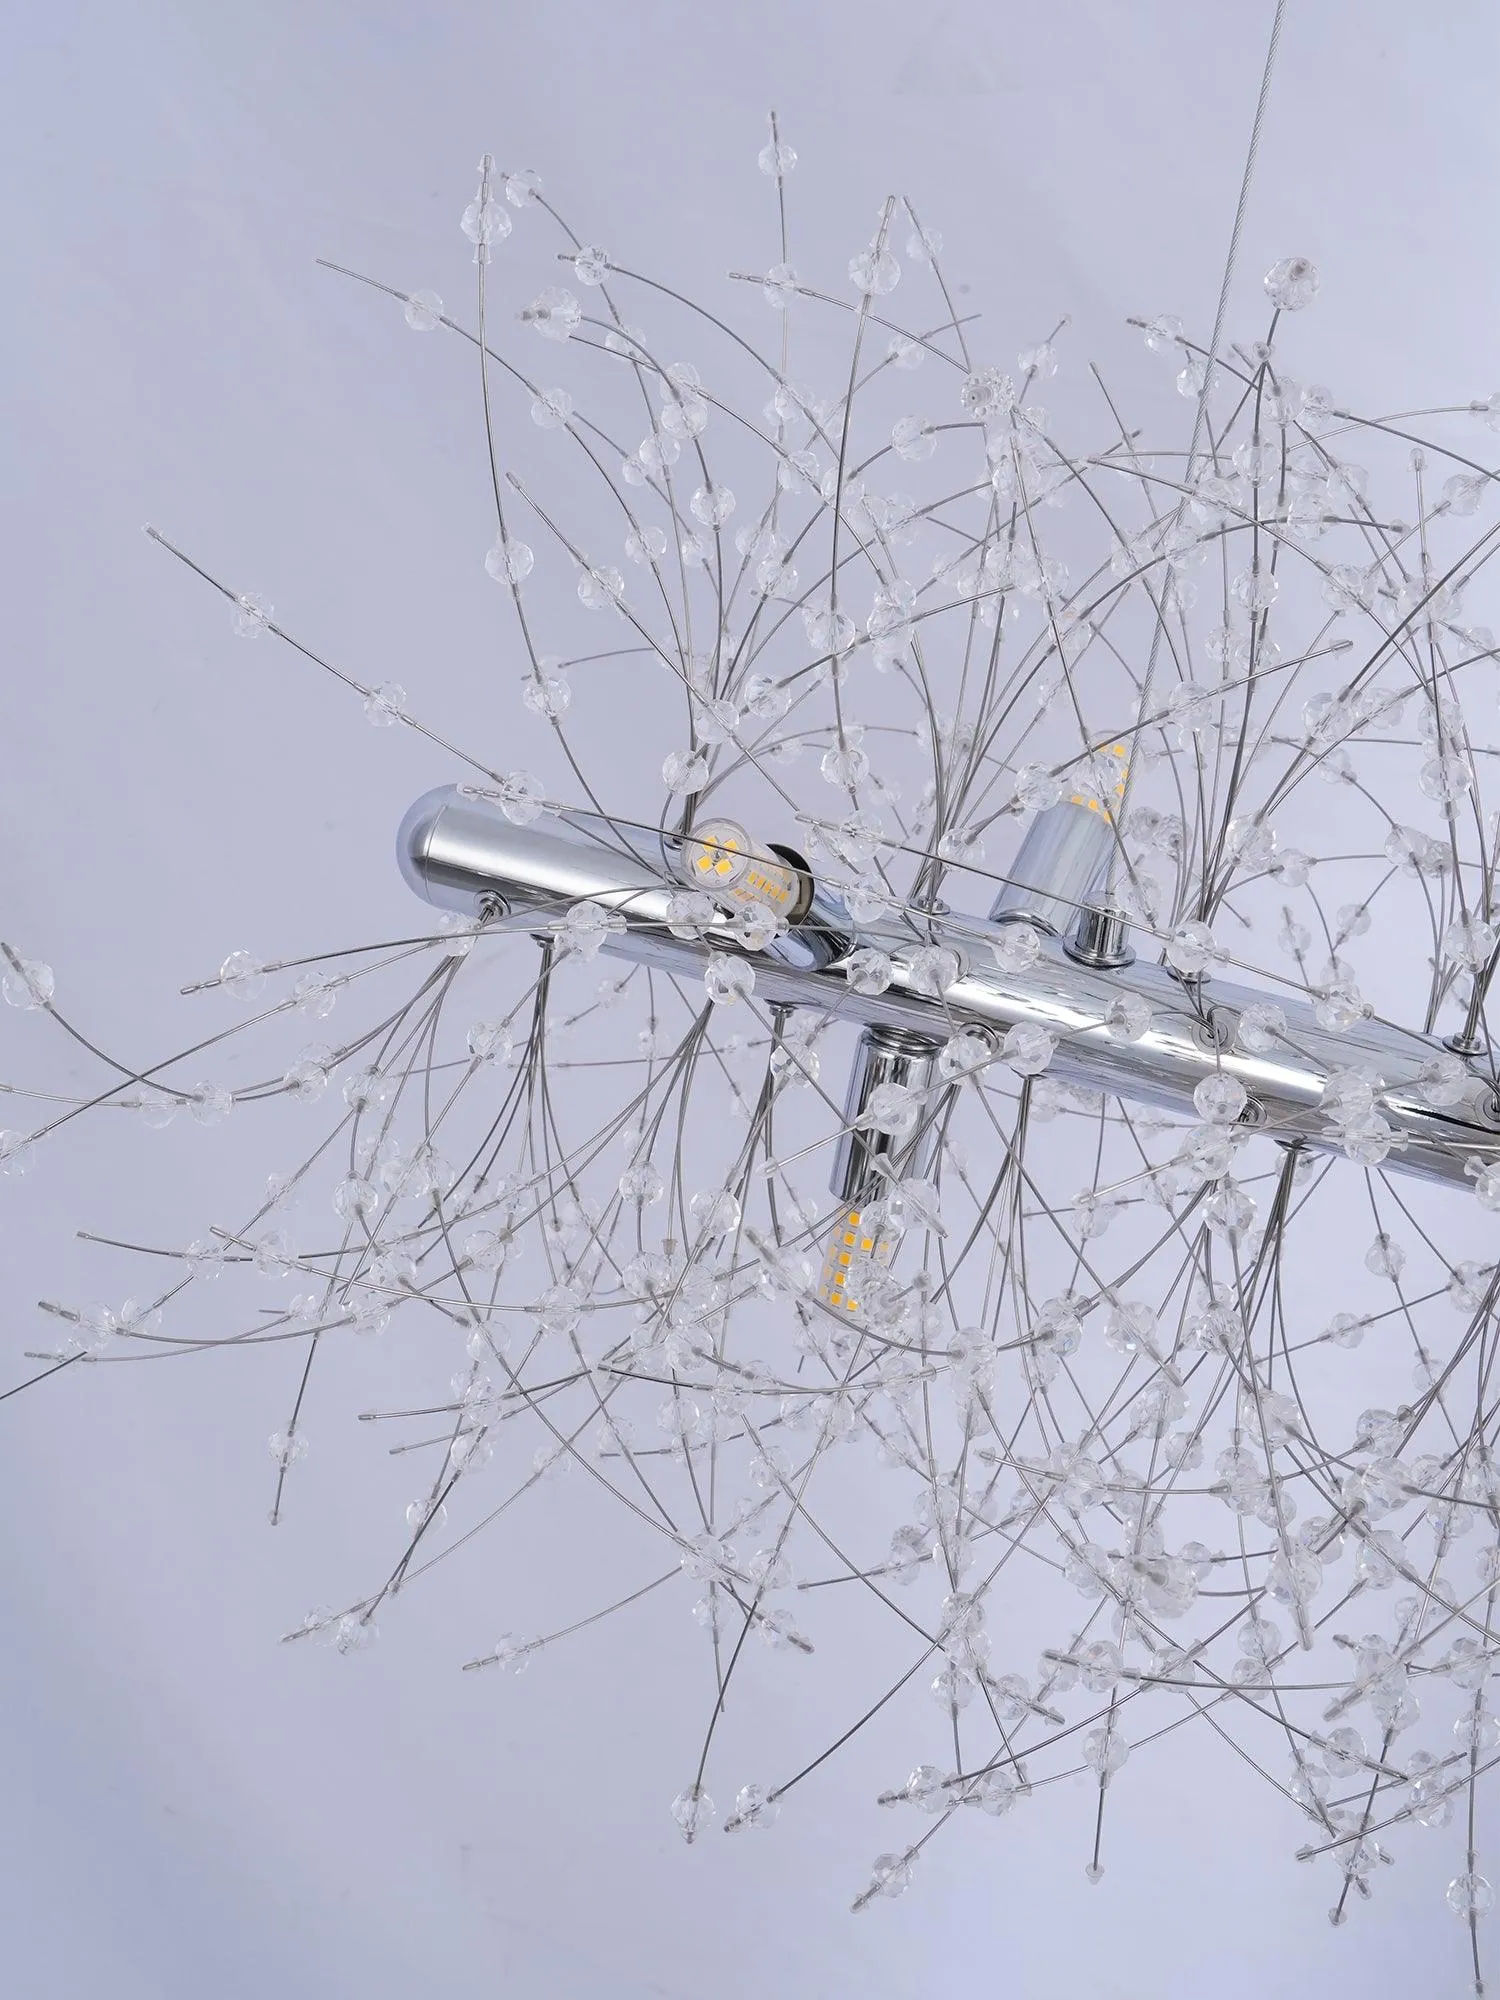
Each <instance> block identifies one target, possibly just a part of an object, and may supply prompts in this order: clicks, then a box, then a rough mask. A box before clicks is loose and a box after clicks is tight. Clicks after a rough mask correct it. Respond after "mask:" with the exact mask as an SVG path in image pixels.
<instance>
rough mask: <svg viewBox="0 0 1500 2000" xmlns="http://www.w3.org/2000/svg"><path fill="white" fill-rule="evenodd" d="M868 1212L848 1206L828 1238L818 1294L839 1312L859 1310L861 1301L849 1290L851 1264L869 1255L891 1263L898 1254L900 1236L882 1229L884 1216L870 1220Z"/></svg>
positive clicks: (877, 1261) (880, 1261) (880, 1262)
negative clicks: (878, 1219)
mask: <svg viewBox="0 0 1500 2000" xmlns="http://www.w3.org/2000/svg"><path fill="white" fill-rule="evenodd" d="M868 1215H869V1211H868V1210H867V1209H862V1208H850V1209H846V1210H845V1211H844V1214H843V1215H842V1217H841V1218H840V1220H839V1222H838V1224H837V1226H836V1227H835V1228H834V1230H833V1233H832V1234H831V1235H830V1237H829V1239H828V1248H827V1250H826V1252H825V1253H824V1257H823V1276H822V1279H821V1281H820V1283H819V1285H818V1296H819V1298H821V1299H822V1301H823V1303H824V1305H826V1306H833V1307H834V1308H835V1309H836V1310H838V1311H840V1312H851V1313H853V1312H858V1311H859V1300H858V1299H857V1298H855V1297H854V1296H853V1295H852V1294H851V1292H850V1289H849V1279H850V1275H851V1266H853V1265H854V1264H856V1263H857V1262H858V1260H859V1259H860V1258H866V1257H868V1258H873V1259H874V1260H875V1262H876V1263H878V1264H889V1263H890V1261H891V1259H892V1257H894V1256H895V1254H896V1242H897V1239H896V1237H895V1236H894V1235H892V1234H891V1233H890V1231H888V1230H886V1229H884V1228H883V1226H882V1224H883V1218H882V1221H880V1222H876V1221H871V1220H867V1218H868Z"/></svg>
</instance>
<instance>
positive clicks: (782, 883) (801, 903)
mask: <svg viewBox="0 0 1500 2000" xmlns="http://www.w3.org/2000/svg"><path fill="white" fill-rule="evenodd" d="M678 871H679V873H680V875H681V877H682V880H683V881H684V882H685V883H686V884H687V885H688V887H689V888H690V889H702V890H703V891H704V892H705V893H706V894H708V895H710V896H712V897H713V898H714V899H715V901H716V902H719V903H723V904H727V905H729V906H731V907H732V908H734V909H740V910H744V909H761V910H771V911H773V912H774V913H775V915H777V916H778V917H781V918H782V919H783V920H784V921H785V922H786V923H788V924H795V923H798V922H800V920H801V919H802V917H803V916H805V914H806V912H807V906H808V904H809V903H810V902H811V900H812V878H811V877H810V876H809V874H808V873H807V870H806V869H805V868H803V867H801V866H800V865H799V864H798V862H797V861H796V859H795V858H794V857H793V856H792V855H791V854H790V853H789V852H786V851H783V850H781V849H779V848H772V847H764V846H762V845H761V844H760V843H759V842H758V841H755V840H752V839H751V837H750V835H749V834H748V833H747V832H746V831H745V829H744V827H742V826H741V825H740V824H739V822H738V820H732V819H710V820H703V821H700V822H699V824H698V825H697V826H696V827H695V828H694V829H693V831H692V833H690V834H689V835H688V836H687V838H686V839H685V840H684V841H683V843H682V847H681V850H680V853H679V855H678Z"/></svg>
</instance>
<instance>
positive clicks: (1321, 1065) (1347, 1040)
mask: <svg viewBox="0 0 1500 2000" xmlns="http://www.w3.org/2000/svg"><path fill="white" fill-rule="evenodd" d="M672 849H673V843H672V841H671V839H670V836H666V835H659V834H651V833H629V832H625V833H622V832H621V831H619V830H617V829H616V828H614V827H613V826H611V824H610V823H609V822H607V821H604V820H601V819H597V818H594V817H593V816H590V815H583V814H569V815H568V816H567V817H566V818H565V819H564V818H548V819H541V820H537V821H534V822H533V823H532V824H531V825H529V826H515V825H513V824H511V822H510V821H508V820H507V819H506V818H505V817H504V815H503V813H501V811H500V810H499V808H498V807H496V806H493V805H490V804H489V803H488V802H486V801H483V800H475V799H466V798H464V797H462V796H461V795H460V794H459V793H458V792H457V790H456V789H454V788H449V789H447V790H444V791H439V792H429V793H428V794H427V795H426V797H425V798H423V799H419V800H418V801H417V803H416V805H415V806H413V808H412V810H411V811H410V812H409V813H408V814H407V816H406V819H405V820H404V821H403V823H402V829H401V836H400V860H401V868H402V873H403V874H404V875H405V877H406V880H407V881H408V882H409V883H410V884H411V886H412V887H413V888H414V889H415V890H416V891H417V893H418V894H419V895H421V896H423V897H424V898H425V899H426V900H427V901H428V902H430V903H435V904H436V905H437V906H438V907H439V908H442V909H452V910H461V911H463V912H464V913H466V914H468V915H470V916H480V915H483V914H484V913H485V911H486V909H487V908H488V907H489V906H490V902H491V899H493V898H496V897H498V898H500V899H501V900H502V901H503V903H504V905H505V906H506V910H507V914H505V915H504V916H502V917H499V918H498V919H496V920H495V921H496V923H497V927H500V928H506V929H512V930H523V931H527V930H529V931H533V932H537V933H539V934H545V933H546V931H547V927H548V924H549V922H550V921H551V920H552V919H554V918H558V917H561V916H562V915H563V914H564V913H565V912H566V911H567V909H568V908H569V907H570V906H571V905H572V904H573V903H576V902H580V901H583V900H585V899H592V900H593V901H595V902H599V903H603V904H605V905H606V906H607V907H609V908H613V909H618V910H621V911H623V912H624V914H625V916H626V917H627V919H628V924H629V928H628V929H627V930H625V931H624V932H622V933H620V934H619V935H618V936H616V937H614V938H612V939H611V940H610V942H609V944H608V946H607V949H609V950H610V951H612V952H614V953H616V954H618V955H620V956H623V957H626V958H631V959H635V960H637V961H639V962H642V963H646V964H650V965H655V966H659V967H660V968H661V969H662V970H663V971H666V972H672V973H676V974H678V975H680V976H681V977H683V978H686V979H698V978H701V976H702V972H703V965H704V960H705V958H706V956H707V954H708V952H709V951H711V950H713V951H736V950H739V949H740V947H739V945H738V943H737V941H736V938H735V936H734V933H733V932H732V931H731V930H730V928H729V927H728V926H727V925H713V926H710V927H709V928H708V929H707V930H706V931H705V933H704V935H703V937H702V938H701V939H700V938H692V939H686V938H676V937H673V936H672V935H671V933H670V932H669V931H668V930H667V928H666V921H665V919H666V906H667V900H668V898H669V897H670V896H671V895H672V894H673V893H674V892H675V891H676V889H677V882H676V871H675V866H674V865H673V862H672ZM653 854H654V856H655V865H654V866H653V865H652V857H653ZM993 932H994V926H993V924H989V923H985V922H983V921H980V920H977V919H976V920H970V919H960V918H958V917H953V916H945V917H942V918H940V919H928V920H926V921H925V922H924V923H923V925H922V926H921V927H919V926H918V925H917V924H916V923H915V922H914V921H908V922H905V923H902V922H899V921H896V920H888V921H887V922H885V923H882V924H878V925H866V926H863V927H862V928H861V929H860V930H859V931H858V932H857V933H856V931H855V930H854V927H853V926H852V924H851V923H850V922H849V919H848V917H847V915H846V914H845V913H844V911H843V909H842V906H841V905H839V904H838V903H837V902H836V900H835V899H833V898H831V897H830V896H829V895H828V894H827V893H826V891H819V892H818V894H817V895H816V896H815V897H814V899H813V904H812V908H811V910H810V911H809V914H808V918H807V920H806V922H805V923H804V924H803V925H801V926H800V927H799V928H798V929H796V930H794V931H790V932H788V933H787V935H786V936H785V937H783V938H780V939H778V940H777V941H776V942H775V944H773V945H772V946H771V947H770V948H769V949H768V950H766V951H764V952H760V953H756V954H752V955H751V956H752V961H753V963H754V965H755V997H756V999H757V1000H758V1001H759V1002H761V1003H763V1004H764V1005H767V1006H773V1007H775V1006H786V1007H816V1008H818V1009H819V1010H821V1011H823V1012H825V1013H828V1014H830V1015H832V1016H834V1017H835V1018H837V1019H841V1020H848V1021H851V1022H858V1023H860V1024H861V1025H864V1026H880V1027H888V1028H899V1029H905V1030H906V1031H907V1032H908V1033H909V1034H911V1035H914V1036H916V1037H917V1038H919V1039H920V1040H925V1041H927V1042H929V1043H930V1042H934V1041H936V1042H939V1043H941V1042H942V1041H944V1040H946V1039H947V1037H948V1036H949V1035H951V1034H952V1033H954V1032H955V1030H956V1029H958V1028H960V1027H963V1026H965V1025H970V1024H972V1025H976V1026H980V1027H985V1028H989V1029H991V1030H993V1031H994V1033H995V1034H996V1035H997V1036H1000V1035H1003V1034H1004V1033H1005V1032H1006V1030H1007V1029H1009V1028H1011V1027H1013V1026H1014V1025H1015V1024H1016V1023H1018V1022H1023V1021H1025V1022H1034V1023H1036V1024H1037V1025H1038V1026H1040V1027H1043V1028H1047V1029H1049V1030H1050V1031H1051V1032H1052V1033H1053V1034H1055V1035H1056V1036H1057V1038H1058V1049H1057V1054H1056V1057H1055V1059H1054V1061H1053V1064H1052V1071H1051V1073H1052V1074H1054V1075H1056V1076H1058V1077H1060V1078H1062V1079H1064V1080H1065V1081H1068V1082H1072V1083H1078V1084H1082V1085H1085V1086H1087V1087H1090V1088H1093V1089H1098V1090H1104V1091H1108V1092H1110V1093H1112V1094H1114V1095H1117V1096H1120V1097H1124V1098H1129V1099H1134V1100H1137V1101H1140V1102H1143V1103H1151V1104H1158V1105H1160V1106H1162V1107H1163V1108H1164V1109H1166V1110H1169V1111H1174V1112H1177V1113H1179V1114H1184V1115H1186V1116H1188V1117H1193V1116H1195V1115H1196V1114H1195V1112H1194V1107H1193V1090H1194V1088H1195V1087H1196V1085H1197V1084H1198V1083H1199V1082H1201V1080H1202V1079H1203V1078H1204V1077H1205V1076H1209V1075H1211V1074H1212V1073H1213V1072H1214V1071H1216V1070H1219V1071H1222V1072H1223V1073H1224V1074H1225V1075H1228V1076H1233V1077H1237V1078H1238V1079H1239V1081H1240V1082H1241V1083H1242V1084H1243V1085H1244V1087H1245V1089H1246V1091H1247V1092H1248V1093H1249V1096H1250V1105H1249V1108H1248V1110H1247V1113H1246V1120H1245V1122H1246V1123H1248V1124H1251V1125H1253V1126H1254V1127H1255V1128H1256V1129H1257V1130H1261V1131H1264V1132H1266V1133H1267V1134H1268V1135H1269V1136H1271V1137H1275V1138H1279V1139H1289V1140H1292V1139H1295V1140H1301V1141H1305V1142H1306V1143H1307V1144H1309V1145H1311V1146H1315V1147H1320V1148H1324V1149H1326V1150H1330V1151H1335V1152H1336V1151H1338V1150H1340V1142H1339V1140H1338V1137H1337V1135H1336V1134H1335V1133H1333V1132H1332V1131H1331V1130H1330V1127H1329V1121H1328V1119H1327V1118H1326V1117H1325V1116H1324V1115H1323V1114H1321V1113H1320V1111H1319V1109H1318V1106H1319V1103H1320V1100H1321V1098H1322V1095H1323V1090H1324V1086H1325V1085H1326V1083H1327V1081H1328V1079H1329V1077H1330V1076H1331V1075H1332V1074H1333V1073H1334V1072H1335V1071H1337V1070H1342V1069H1351V1068H1360V1067H1362V1066H1368V1067H1369V1068H1371V1069H1373V1070H1374V1071H1375V1072H1377V1074H1378V1075H1379V1076H1380V1077H1381V1078H1382V1080H1383V1084H1384V1088H1383V1091H1382V1093H1381V1096H1380V1098H1379V1100H1378V1109H1379V1110H1380V1112H1381V1114H1382V1115H1383V1116H1384V1117H1385V1118H1386V1120H1387V1121H1388V1122H1389V1123H1390V1124H1391V1125H1392V1126H1394V1127H1395V1128H1396V1131H1397V1133H1398V1135H1399V1137H1400V1139H1401V1140H1402V1142H1403V1144H1402V1147H1401V1149H1400V1150H1396V1151H1393V1152H1392V1153H1391V1154H1390V1155H1389V1157H1388V1159H1387V1160H1386V1162H1385V1165H1386V1166H1387V1167H1389V1168H1394V1169H1396V1170H1399V1171H1404V1172H1407V1173H1412V1174H1418V1175H1421V1176H1423V1177H1425V1178H1428V1179H1434V1180H1441V1181H1447V1182H1450V1183H1456V1184H1458V1185H1459V1186H1467V1185H1469V1182H1468V1178H1467V1176H1466V1175H1465V1172H1464V1168H1465V1165H1466V1163H1467V1162H1468V1161H1469V1160H1470V1159H1473V1158H1479V1159H1482V1160H1485V1161H1491V1160H1496V1159H1500V1105H1497V1099H1496V1092H1495V1086H1494V1084H1493V1083H1492V1082H1490V1081H1489V1080H1488V1079H1487V1078H1486V1077H1485V1076H1484V1075H1483V1074H1481V1072H1480V1071H1479V1069H1478V1068H1477V1066H1475V1065H1473V1064H1470V1066H1469V1067H1470V1077H1469V1082H1468V1085H1467V1086H1466V1089H1465V1094H1464V1098H1463V1101H1462V1102H1461V1103H1459V1104H1457V1105H1455V1106H1453V1107H1452V1108H1451V1109H1445V1110H1438V1109H1434V1108H1433V1107H1432V1106H1430V1105H1428V1104H1426V1103H1425V1102H1424V1101H1423V1098H1422V1094H1421V1089H1420V1086H1419V1084H1418V1081H1417V1079H1418V1075H1419V1072H1420V1071H1421V1069H1422V1067H1423V1065H1424V1064H1425V1063H1428V1062H1430V1061H1431V1060H1432V1059H1433V1058H1434V1057H1435V1056H1437V1055H1440V1054H1442V1053H1444V1050H1443V1045H1442V1043H1440V1042H1438V1041H1436V1040H1434V1039H1432V1038H1430V1037H1427V1036H1423V1035H1417V1034H1408V1033H1405V1032H1403V1031H1401V1030H1399V1029H1395V1028H1391V1027H1387V1026H1385V1025H1383V1024H1381V1023H1379V1022H1375V1021H1364V1022H1360V1023H1358V1024H1356V1026H1355V1027H1354V1028H1352V1029H1351V1030H1350V1031H1349V1032H1348V1033H1346V1034H1334V1033H1331V1032H1330V1031H1329V1030H1327V1029H1325V1028H1322V1027H1320V1026H1319V1024H1318V1022H1317V1019H1316V1017H1315V1015H1314V1013H1313V1011H1312V1008H1311V1007H1310V1006H1308V1005H1307V1004H1306V1003H1305V1002H1303V1001H1299V1000H1296V999H1293V998H1286V999H1283V998H1282V997H1281V994H1280V993H1278V992H1274V991H1265V990H1261V991H1255V990H1252V989H1250V988H1246V987H1240V986H1233V985H1230V984H1228V983H1225V982H1220V981H1218V980H1209V981H1202V982H1183V981H1180V980H1177V979H1174V978H1173V977H1172V976H1171V975H1170V974H1169V973H1167V972H1166V971H1165V970H1163V968H1162V967H1160V966H1157V965H1145V964H1133V965H1130V966H1128V967H1125V968H1123V969H1114V968H1110V967H1108V966H1098V965H1090V964H1086V963H1081V962H1079V961H1078V960H1076V959H1073V958H1070V957H1069V956H1068V955H1067V953H1066V951H1065V950H1064V948H1063V946H1062V945H1061V944H1058V943H1056V942H1055V941H1052V940H1048V941H1046V942H1045V943H1044V946H1043V952H1042V956H1041V958H1040V959H1039V960H1038V962H1037V963H1036V964H1035V965H1033V966H1031V967H1029V968H1028V969H1027V970H1026V971H1024V972H1010V971H1005V970H1002V969H1001V967H999V966H998V965H997V964H996V963H994V961H993V959H992V957H991V954H990V951H989V948H988V940H989V937H990V936H991V935H993ZM930 943H941V944H943V945H945V946H948V947H950V948H952V949H953V950H954V951H956V952H957V953H958V955H959V959H960V970H959V975H958V977H957V978H956V979H955V980H953V981H952V982H951V983H950V984H949V985H947V986H946V987H945V988H944V989H943V992H942V994H941V997H934V996H933V995H931V994H928V993H923V992H920V991H918V990H916V987H915V986H914V984H913V966H912V958H913V955H914V953H915V952H917V951H918V950H919V948H920V947H922V946H923V945H925V944H930ZM856 944H858V945H867V946H874V947H876V948H878V949H879V950H882V951H885V952H887V953H889V954H890V956H891V958H892V960H893V961H894V972H893V977H892V980H891V984H890V986H889V987H888V988H887V989H886V991H885V992H883V993H877V994H863V993H855V992H854V991H852V990H851V988H850V987H849V985H848V983H847V981H846V980H845V979H844V977H843V974H842V972H841V970H840V967H841V963H842V959H843V957H844V956H845V955H846V954H847V952H848V951H849V950H850V949H852V948H853V947H854V946H855V945H856ZM1127 993H1130V994H1137V995H1139V996H1140V997H1141V998H1142V999H1143V1000H1144V1001H1145V1002H1146V1004H1147V1006H1148V1007H1149V1009H1150V1021H1149V1025H1148V1026H1147V1028H1146V1030H1145V1032H1144V1033H1143V1034H1142V1035H1141V1036H1140V1037H1139V1038H1138V1039H1137V1040H1135V1041H1131V1042H1123V1041H1117V1040H1116V1039H1114V1037H1113V1036H1111V1035H1110V1033H1109V1032H1108V1030H1107V1026H1106V1023H1107V1020H1108V1015H1109V1009H1110V1005H1111V1003H1112V1002H1113V1001H1115V1000H1117V999H1118V998H1120V997H1121V996H1122V995H1124V994H1127ZM1268 999H1269V1000H1275V1001H1276V1002H1277V1004H1278V1005H1280V1006H1281V1007H1282V1010H1283V1012H1284V1013H1285V1015H1286V1021H1287V1032H1286V1036H1285V1038H1284V1040H1282V1041H1279V1042H1278V1044H1277V1046H1276V1048H1275V1050H1274V1051H1272V1052H1271V1053H1269V1054H1265V1055H1252V1054H1249V1053H1247V1052H1245V1051H1244V1050H1242V1049H1240V1048H1238V1047H1237V1046H1236V1042H1235V1035H1236V1030H1237V1027H1238V1022H1239V1017H1240V1014H1241V1012H1242V1010H1243V1009H1244V1008H1245V1007H1247V1006H1249V1005H1251V1004H1252V1003H1253V1002H1264V1001H1266V1000H1268Z"/></svg>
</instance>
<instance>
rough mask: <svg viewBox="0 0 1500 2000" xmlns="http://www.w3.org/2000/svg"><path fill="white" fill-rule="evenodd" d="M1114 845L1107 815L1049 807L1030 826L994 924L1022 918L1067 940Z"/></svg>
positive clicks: (1068, 804) (1069, 805)
mask: <svg viewBox="0 0 1500 2000" xmlns="http://www.w3.org/2000/svg"><path fill="white" fill-rule="evenodd" d="M1113 846H1114V835H1113V833H1112V832H1111V831H1110V824H1109V821H1108V820H1107V819H1106V818H1105V817H1104V815H1103V813H1101V812H1090V811H1089V809H1088V807H1087V806H1082V805H1079V804H1078V803H1077V801H1076V800H1072V799H1063V800H1061V801H1060V802H1059V803H1058V804H1057V805H1055V806H1048V807H1047V809H1046V811H1045V812H1039V813H1037V814H1036V815H1035V817H1034V818H1033V819H1032V822H1031V824H1030V826H1028V827H1027V829H1026V834H1025V838H1024V839H1023V840H1022V842H1021V846H1020V849H1019V851H1018V852H1017V854H1016V858H1015V860H1014V861H1013V862H1012V863H1011V864H1010V870H1009V880H1008V881H1007V882H1006V884H1005V886H1004V888H1002V889H1001V891H1000V893H999V895H998V896H996V898H995V900H994V902H993V903H992V904H991V906H990V921H991V922H992V923H1015V922H1016V921H1017V920H1018V919H1019V918H1023V917H1024V918H1025V919H1026V920H1027V921H1028V922H1030V923H1033V924H1035V925H1036V926H1037V927H1038V928H1039V929H1040V930H1044V931H1049V932H1050V933H1051V934H1052V935H1053V936H1054V937H1067V936H1068V935H1069V933H1070V932H1071V931H1072V929H1073V926H1074V924H1075V923H1076V922H1077V921H1078V916H1079V912H1080V911H1081V910H1082V909H1083V908H1084V907H1085V905H1086V904H1087V903H1088V900H1089V898H1090V897H1091V896H1092V895H1093V894H1094V892H1095V891H1096V890H1097V889H1098V887H1099V885H1100V883H1101V882H1102V881H1103V880H1104V876H1105V872H1106V870H1107V869H1108V867H1109V856H1110V850H1111V848H1112V847H1113Z"/></svg>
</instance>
